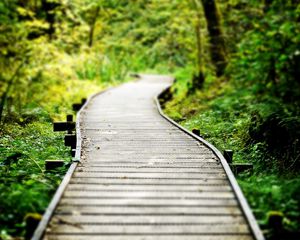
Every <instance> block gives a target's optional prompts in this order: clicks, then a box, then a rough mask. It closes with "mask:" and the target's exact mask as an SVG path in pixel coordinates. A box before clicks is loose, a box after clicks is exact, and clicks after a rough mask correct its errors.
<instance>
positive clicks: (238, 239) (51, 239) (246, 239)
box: [47, 235, 253, 240]
mask: <svg viewBox="0 0 300 240" xmlns="http://www.w3.org/2000/svg"><path fill="white" fill-rule="evenodd" d="M87 239H88V240H199V239H201V240H251V239H253V238H252V236H251V235H201V238H200V237H199V235H198V236H197V235H180V236H174V235H163V236H160V235H155V236H149V235H148V236H147V235H139V236H137V235H126V236H120V235H101V236H93V235H48V236H47V240H87Z"/></svg>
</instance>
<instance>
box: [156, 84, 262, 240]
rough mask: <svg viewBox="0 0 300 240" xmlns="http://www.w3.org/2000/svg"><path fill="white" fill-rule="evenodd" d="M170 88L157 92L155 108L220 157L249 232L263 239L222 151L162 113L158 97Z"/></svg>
mask: <svg viewBox="0 0 300 240" xmlns="http://www.w3.org/2000/svg"><path fill="white" fill-rule="evenodd" d="M169 88H170V86H169V87H167V88H165V89H164V90H163V91H162V92H161V93H160V94H158V96H156V97H155V98H154V102H155V104H156V106H157V110H158V112H159V114H160V115H161V116H162V117H163V118H165V119H166V120H167V121H169V122H170V123H171V124H173V125H174V126H176V127H178V128H179V129H180V130H182V131H183V132H185V133H186V134H188V135H190V136H191V137H193V138H194V139H196V140H197V141H199V142H201V143H203V144H204V145H205V146H207V147H208V148H209V149H211V150H212V151H213V153H214V154H215V155H216V156H217V157H218V158H219V159H220V161H221V164H222V166H223V168H224V170H225V173H226V175H227V177H228V180H229V182H230V184H231V186H232V189H233V192H234V194H235V196H236V198H237V200H238V203H239V205H240V206H241V209H242V212H243V214H244V216H245V218H246V220H247V222H248V224H249V227H250V230H251V233H252V234H253V237H254V238H255V239H256V240H265V238H264V236H263V234H262V231H261V229H260V228H259V226H258V224H257V221H256V219H255V217H254V215H253V213H252V211H251V209H250V207H249V204H248V202H247V200H246V198H245V196H244V195H243V192H242V190H241V188H240V187H239V185H238V182H237V180H236V179H235V176H234V174H233V172H232V171H231V169H230V167H229V165H228V163H227V161H226V160H225V158H224V156H223V155H222V153H221V152H220V151H219V150H218V149H217V148H216V147H215V146H214V145H212V144H211V143H209V142H207V141H206V140H204V139H203V138H201V137H199V136H197V135H195V134H194V133H192V132H191V131H189V130H188V129H186V128H184V127H182V126H181V125H179V124H178V123H177V122H175V121H174V120H173V119H171V118H169V117H168V116H167V115H165V114H164V112H163V110H162V108H161V105H160V102H159V97H160V96H161V95H162V94H163V93H164V92H165V91H167V90H168V89H169Z"/></svg>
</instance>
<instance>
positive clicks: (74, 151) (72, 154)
mask: <svg viewBox="0 0 300 240" xmlns="http://www.w3.org/2000/svg"><path fill="white" fill-rule="evenodd" d="M75 154H76V149H71V156H72V157H75Z"/></svg>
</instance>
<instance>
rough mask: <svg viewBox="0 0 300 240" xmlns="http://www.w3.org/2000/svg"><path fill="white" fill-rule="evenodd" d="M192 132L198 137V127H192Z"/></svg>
mask: <svg viewBox="0 0 300 240" xmlns="http://www.w3.org/2000/svg"><path fill="white" fill-rule="evenodd" d="M192 133H194V134H195V135H197V136H198V137H200V130H199V129H196V128H194V129H193V130H192Z"/></svg>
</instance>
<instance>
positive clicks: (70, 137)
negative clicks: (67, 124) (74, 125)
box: [65, 134, 77, 149]
mask: <svg viewBox="0 0 300 240" xmlns="http://www.w3.org/2000/svg"><path fill="white" fill-rule="evenodd" d="M76 139H77V138H76V134H66V135H65V146H70V147H71V149H74V148H76Z"/></svg>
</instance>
